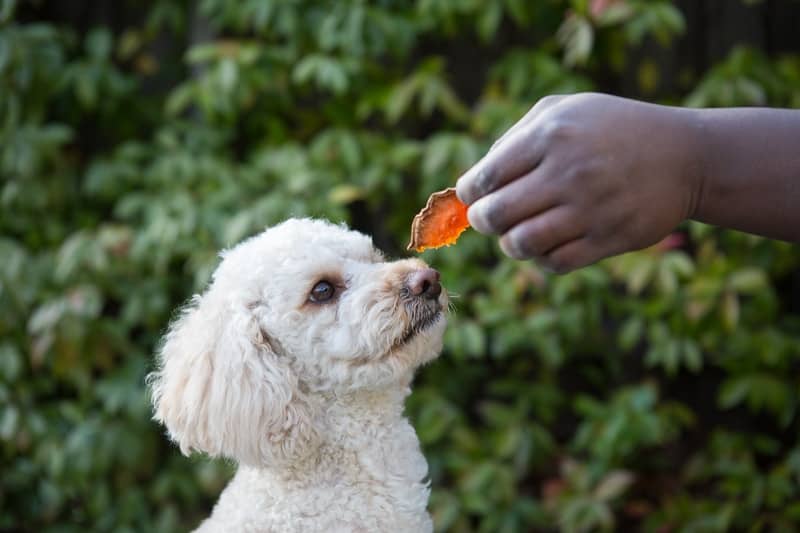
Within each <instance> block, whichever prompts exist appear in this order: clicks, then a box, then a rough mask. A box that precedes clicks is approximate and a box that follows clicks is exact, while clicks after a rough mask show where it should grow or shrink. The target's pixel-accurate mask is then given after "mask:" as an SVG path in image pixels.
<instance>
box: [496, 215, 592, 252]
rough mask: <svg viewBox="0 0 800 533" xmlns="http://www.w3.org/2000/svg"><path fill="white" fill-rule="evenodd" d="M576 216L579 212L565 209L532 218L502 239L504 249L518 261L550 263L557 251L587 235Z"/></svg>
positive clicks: (508, 232)
mask: <svg viewBox="0 0 800 533" xmlns="http://www.w3.org/2000/svg"><path fill="white" fill-rule="evenodd" d="M576 215H577V213H576V212H575V208H573V207H570V206H566V205H563V206H558V207H555V208H553V209H550V210H548V211H545V212H544V213H541V214H539V215H537V216H534V217H531V218H528V219H526V220H524V221H522V222H520V223H519V224H517V225H515V226H514V227H512V228H511V229H509V230H508V231H507V232H506V233H505V234H504V235H503V236H502V237H501V238H500V248H502V250H503V252H505V254H506V255H508V256H509V257H512V258H514V259H531V258H533V259H536V260H537V261H541V260H542V259H546V258H547V257H548V255H549V254H551V252H553V251H554V250H557V249H558V248H559V247H561V246H564V245H565V244H567V243H569V242H571V241H574V240H576V239H581V238H583V237H584V236H585V235H586V232H587V228H585V227H584V226H583V224H582V222H581V220H580V217H578V216H576Z"/></svg>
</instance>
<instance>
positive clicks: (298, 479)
mask: <svg viewBox="0 0 800 533" xmlns="http://www.w3.org/2000/svg"><path fill="white" fill-rule="evenodd" d="M409 392H410V391H409V389H408V387H407V386H399V385H398V386H395V387H388V388H386V389H385V390H379V391H377V390H376V391H363V390H362V391H356V392H347V393H325V394H314V395H313V401H318V402H319V407H320V410H319V411H318V412H320V413H321V415H320V418H321V420H319V423H320V424H319V425H320V427H321V428H323V430H322V432H321V434H322V439H323V440H322V442H321V444H320V446H319V448H318V449H316V450H315V452H314V453H312V454H311V455H310V456H308V457H306V458H303V459H301V460H299V461H296V462H294V463H292V464H290V465H284V466H282V467H279V468H275V467H270V468H266V467H265V468H259V467H244V466H242V467H240V469H239V472H238V473H237V475H236V478H235V479H234V480H233V481H232V482H231V484H230V485H229V487H228V488H227V489H226V491H225V493H223V496H222V497H221V499H220V503H219V504H218V507H219V508H220V510H219V512H220V513H223V512H224V511H223V509H225V508H227V507H228V506H230V510H231V512H233V511H234V510H235V509H236V508H237V507H236V505H237V503H236V502H238V501H240V500H244V499H247V500H251V499H252V500H254V501H255V502H259V503H258V505H263V506H265V507H266V508H269V509H274V510H275V511H276V512H285V513H286V515H287V516H289V517H290V518H287V520H288V522H286V523H287V524H288V523H291V524H294V525H293V526H292V527H295V528H296V529H291V531H318V530H319V531H322V530H325V531H340V530H341V531H344V530H347V531H353V530H358V531H361V529H358V528H355V529H354V528H352V527H342V526H341V525H342V524H345V525H346V524H361V523H362V522H363V520H364V517H363V513H364V510H365V509H372V508H380V509H384V510H386V511H384V512H382V513H380V514H379V515H378V516H379V517H378V518H371V520H379V521H377V522H374V523H371V525H370V524H365V525H364V526H363V527H364V529H363V531H420V532H427V531H431V529H432V526H431V522H430V518H429V516H428V514H427V512H426V507H427V501H428V496H429V492H430V491H429V488H428V483H427V472H428V466H427V463H426V461H425V458H424V456H423V455H422V452H421V451H420V447H419V440H418V439H417V435H416V433H415V431H414V429H413V428H412V427H411V424H410V423H409V422H408V420H406V418H405V417H404V416H403V404H404V400H405V398H406V397H407V396H408V394H409ZM343 502H345V503H343ZM310 510H314V511H313V513H312V512H311V511H310ZM239 512H241V511H239ZM270 512H271V511H270ZM311 514H313V516H314V517H313V519H312V518H308V520H311V522H309V523H308V524H305V523H304V522H302V519H301V518H300V517H301V516H303V515H311ZM212 518H213V517H212ZM212 522H213V520H210V521H209V524H211V523H212ZM320 524H332V525H331V526H330V527H327V526H326V527H324V528H322V527H321V526H320ZM276 527H277V526H276ZM275 530H276V531H277V530H280V531H283V530H287V529H285V528H284V529H281V528H280V527H277V529H275Z"/></svg>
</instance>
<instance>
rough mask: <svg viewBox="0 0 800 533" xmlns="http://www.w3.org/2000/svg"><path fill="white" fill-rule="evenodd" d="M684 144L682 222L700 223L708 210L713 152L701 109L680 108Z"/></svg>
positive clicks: (706, 116)
mask: <svg viewBox="0 0 800 533" xmlns="http://www.w3.org/2000/svg"><path fill="white" fill-rule="evenodd" d="M680 114H681V116H682V122H683V130H684V133H683V138H684V140H685V145H684V146H685V148H684V152H685V159H684V169H683V184H684V186H685V188H686V193H687V201H686V202H687V209H686V214H685V217H684V218H685V219H687V220H689V219H692V220H700V219H702V218H703V213H704V212H705V211H706V210H707V209H708V206H707V202H708V194H707V191H708V189H709V180H710V179H711V174H712V173H711V171H710V166H711V161H712V153H711V152H712V150H711V144H712V143H710V142H709V138H710V135H711V132H710V125H709V121H708V118H709V117H708V114H707V113H705V112H704V110H702V109H689V108H682V109H681V112H680Z"/></svg>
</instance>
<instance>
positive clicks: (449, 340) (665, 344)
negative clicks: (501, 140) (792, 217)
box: [0, 0, 800, 533]
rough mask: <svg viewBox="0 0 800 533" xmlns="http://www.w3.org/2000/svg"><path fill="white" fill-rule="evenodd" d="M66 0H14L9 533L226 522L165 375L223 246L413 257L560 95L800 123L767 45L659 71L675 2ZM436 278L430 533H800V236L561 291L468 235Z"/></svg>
mask: <svg viewBox="0 0 800 533" xmlns="http://www.w3.org/2000/svg"><path fill="white" fill-rule="evenodd" d="M68 4H69V3H64V4H57V3H54V2H52V3H48V2H42V1H37V2H33V1H31V2H24V1H22V0H19V1H15V0H5V1H3V2H0V21H1V22H0V109H1V110H2V111H1V112H2V114H1V115H0V116H1V117H2V123H1V125H0V169H1V171H2V175H3V181H2V194H0V201H2V210H3V211H2V212H3V216H2V217H1V218H0V228H1V229H2V237H0V257H2V258H3V260H2V263H0V334H1V335H0V453H1V454H2V455H0V457H2V463H0V468H1V469H2V472H3V474H2V479H1V480H0V530H5V531H12V530H14V531H59V532H60V531H63V532H67V531H83V530H87V529H88V530H92V531H112V530H113V531H177V530H185V529H188V528H190V527H192V526H193V525H195V524H196V523H197V522H198V520H199V519H200V518H201V517H203V516H205V515H207V514H208V512H209V510H210V506H211V505H212V503H213V501H214V500H215V498H216V496H217V494H218V492H219V491H220V489H221V488H222V487H223V486H224V484H225V483H226V481H227V479H228V477H229V476H230V475H231V473H232V466H231V465H229V464H226V463H224V462H214V461H209V460H207V459H204V458H202V457H196V458H191V459H187V458H183V457H182V456H180V455H179V453H178V452H177V451H176V450H175V449H174V448H173V447H172V446H170V445H169V443H168V442H167V440H166V438H165V437H164V435H163V430H162V429H161V428H159V427H158V426H156V425H155V424H154V423H153V422H152V421H150V407H149V405H148V400H147V397H146V393H145V388H144V376H145V374H146V373H147V372H148V370H149V369H150V368H152V361H153V358H152V354H153V353H154V347H155V345H156V343H157V341H158V338H159V336H160V335H161V334H162V333H163V331H164V329H165V327H166V325H167V323H168V322H169V319H170V316H171V313H172V311H173V310H174V309H175V308H176V307H177V306H178V305H179V304H180V303H181V302H182V301H184V300H185V299H187V298H188V297H189V296H190V295H191V294H192V293H193V292H194V291H197V290H199V289H200V288H201V287H202V286H203V285H204V284H205V283H206V282H207V280H208V278H209V275H210V273H211V272H212V270H213V268H214V267H215V265H216V263H217V255H216V254H217V251H218V250H219V249H221V248H223V247H226V246H229V245H231V244H233V243H235V242H237V241H239V240H240V239H242V238H243V237H245V236H247V235H250V234H253V233H255V232H257V231H259V230H260V229H262V228H263V227H264V226H266V225H269V224H273V223H275V222H277V221H279V220H281V219H283V218H285V217H287V216H291V215H294V216H300V215H313V216H320V217H328V218H330V219H332V220H336V221H348V222H349V223H351V225H353V226H354V227H355V228H357V229H360V230H362V231H365V232H368V233H370V234H372V235H373V236H374V239H375V242H376V243H377V244H378V245H379V246H381V247H382V248H384V249H385V250H387V251H388V252H389V253H390V254H394V255H401V254H403V253H404V252H403V251H402V250H403V246H404V243H405V241H406V239H407V236H408V229H409V225H410V220H411V217H412V215H413V213H414V212H415V211H416V210H417V209H418V208H419V207H420V206H421V205H423V203H424V201H425V199H426V198H427V195H428V194H429V193H430V192H432V191H434V190H438V189H441V188H443V187H445V186H448V185H451V184H453V183H454V181H455V179H456V177H457V176H458V175H459V173H460V172H462V171H463V170H465V169H466V168H468V167H469V166H470V165H471V164H472V163H474V162H475V161H476V160H477V159H478V158H479V157H480V156H481V155H482V154H483V153H484V152H485V151H486V149H487V148H488V146H489V145H490V143H491V142H492V140H493V139H495V138H496V137H497V136H499V135H500V134H501V133H502V132H503V131H504V130H505V129H506V128H507V127H509V126H510V125H511V124H512V123H513V122H514V120H515V119H517V118H518V117H520V116H521V115H522V114H523V113H524V112H525V111H526V110H527V108H529V107H530V106H531V105H532V104H533V103H534V102H535V101H536V100H537V99H538V98H540V97H542V96H544V95H546V94H550V93H564V92H575V91H581V90H589V89H596V90H616V91H617V92H621V93H623V94H626V95H628V96H634V97H642V98H649V99H655V100H658V101H663V102H667V103H676V104H679V103H684V104H688V105H702V106H712V105H752V104H758V105H766V104H769V105H778V106H800V58H798V56H796V55H795V56H793V55H781V56H774V55H773V56H767V55H765V54H764V53H763V52H761V51H759V49H758V48H757V47H753V46H750V47H746V46H739V47H734V48H731V49H730V52H729V53H728V55H727V56H725V57H723V58H722V59H721V61H719V62H718V63H716V64H714V65H709V68H707V69H704V71H702V72H698V71H695V70H692V68H690V66H689V64H690V61H689V59H688V58H687V57H686V54H685V53H683V55H678V56H677V57H678V60H680V61H681V62H682V63H681V64H679V65H678V67H680V68H679V69H678V70H677V71H678V72H679V73H680V75H676V76H675V77H674V78H673V79H669V80H666V79H665V77H666V76H668V75H669V73H668V72H666V69H667V67H666V66H665V65H667V63H669V61H672V63H669V64H671V65H673V67H674V66H675V65H674V63H675V61H676V60H675V59H674V58H672V59H667V58H669V57H671V56H670V54H671V53H672V51H675V50H684V49H685V47H683V46H679V44H680V43H682V42H683V41H681V40H680V38H681V36H682V35H685V34H686V32H691V31H694V30H693V28H694V26H693V23H694V22H693V21H694V19H692V20H688V18H687V17H688V15H687V14H686V12H684V11H681V10H680V9H678V7H676V6H675V5H673V4H672V3H671V2H666V1H656V2H644V1H637V0H618V1H613V0H610V1H605V2H604V1H599V0H594V1H591V2H587V1H585V0H584V1H581V0H573V1H569V2H568V1H563V0H562V1H551V2H524V1H521V0H483V1H477V0H458V1H451V0H418V1H416V2H401V1H395V0H382V1H381V2H373V3H368V2H363V1H359V0H348V1H346V2H338V3H331V4H329V3H325V2H317V1H312V0H292V1H289V2H277V1H272V0H246V1H241V2H233V1H229V0H203V1H201V2H198V3H196V5H195V3H191V2H188V1H184V0H154V1H151V2H147V3H145V4H146V7H144V8H142V6H141V4H142V3H135V2H131V3H129V4H127V3H122V2H120V3H117V4H113V5H112V4H111V3H108V4H102V3H97V2H86V3H83V4H80V3H72V4H75V5H72V6H70V5H68ZM746 4H753V2H746ZM110 6H113V7H110ZM742 9H751V10H753V9H766V8H764V7H759V6H755V7H752V6H751V7H747V8H744V7H742ZM744 13H745V14H744V15H742V17H743V18H742V20H750V19H747V17H749V16H750V13H749V12H748V11H744ZM687 21H688V23H687ZM697 23H698V24H700V22H697ZM709 23H710V22H709ZM700 30H701V31H702V27H701V29H700ZM676 39H678V40H676ZM692 64H696V63H692ZM634 149H635V148H634ZM425 259H426V260H428V261H429V262H431V263H432V264H433V265H435V266H436V267H437V268H438V269H439V270H441V272H442V277H443V279H444V282H445V285H446V286H447V287H448V289H449V290H450V291H451V292H452V293H453V294H454V301H455V307H456V311H455V313H454V314H453V316H452V318H451V326H450V328H449V330H448V333H447V337H446V347H445V351H444V353H443V355H442V357H441V358H440V359H439V360H438V361H437V362H436V363H434V364H432V365H431V366H429V367H428V368H426V369H425V370H424V371H423V372H422V373H421V374H420V376H419V379H418V381H417V385H416V390H415V392H414V394H413V395H412V397H411V399H410V401H409V404H408V411H409V414H410V416H411V417H412V418H413V420H414V423H415V426H416V427H417V428H418V432H419V436H420V439H421V440H422V443H423V447H424V450H425V453H426V455H427V457H428V459H429V462H430V466H431V479H432V485H433V487H434V491H433V495H432V498H431V506H430V508H431V512H432V513H433V515H434V517H435V522H436V526H437V529H438V530H440V531H452V532H467V531H479V532H489V531H491V532H495V531H501V532H509V533H510V532H522V531H533V530H540V531H552V530H557V529H560V530H564V531H594V530H614V529H619V530H641V531H686V532H691V531H741V530H746V529H747V530H752V531H795V530H797V529H798V527H800V504H798V501H800V444H798V439H797V437H798V430H799V429H800V424H799V423H798V417H799V416H800V414H798V412H797V411H798V407H799V406H800V381H798V369H800V307H798V305H797V302H798V301H800V292H798V291H800V253H798V249H797V248H796V247H792V246H789V245H788V244H785V243H780V242H772V241H768V240H765V239H761V238H757V237H753V236H747V235H743V234H737V233H733V232H725V231H719V230H717V229H714V228H711V227H708V226H704V225H701V224H694V223H693V224H687V225H685V226H683V227H681V228H680V230H679V232H678V233H676V234H675V235H673V236H672V237H670V238H668V239H666V240H665V241H663V242H662V243H660V244H659V245H657V246H654V247H652V248H650V249H647V250H644V251H641V252H637V253H633V254H628V255H625V256H621V257H617V258H613V259H610V260H607V261H604V262H602V263H600V264H598V265H594V266H591V267H588V268H585V269H583V270H581V271H578V272H575V273H573V274H570V275H567V276H560V277H559V276H551V275H548V274H546V273H544V272H542V271H541V270H540V269H539V268H538V267H537V266H536V265H535V264H532V263H529V262H515V261H510V260H508V259H506V258H504V257H503V256H502V254H500V253H499V252H498V248H497V246H496V243H495V242H494V240H492V239H488V238H486V237H483V236H481V235H478V234H477V233H475V232H469V233H467V234H465V236H464V237H463V238H462V240H461V241H460V242H459V244H458V245H457V246H455V247H451V248H446V249H443V250H437V251H432V252H426V254H425Z"/></svg>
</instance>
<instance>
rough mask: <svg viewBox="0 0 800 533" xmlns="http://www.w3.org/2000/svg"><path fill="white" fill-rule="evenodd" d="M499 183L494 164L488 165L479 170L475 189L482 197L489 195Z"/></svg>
mask: <svg viewBox="0 0 800 533" xmlns="http://www.w3.org/2000/svg"><path fill="white" fill-rule="evenodd" d="M496 182H497V171H496V168H495V166H494V165H493V164H491V163H487V164H485V165H483V166H482V167H481V168H480V170H478V173H477V175H476V176H475V189H476V190H477V191H478V194H479V195H480V196H484V195H486V194H489V193H490V192H492V191H493V190H494V187H495V183H496Z"/></svg>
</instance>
